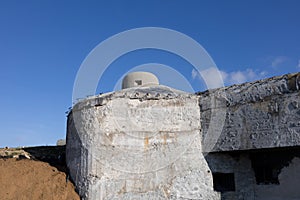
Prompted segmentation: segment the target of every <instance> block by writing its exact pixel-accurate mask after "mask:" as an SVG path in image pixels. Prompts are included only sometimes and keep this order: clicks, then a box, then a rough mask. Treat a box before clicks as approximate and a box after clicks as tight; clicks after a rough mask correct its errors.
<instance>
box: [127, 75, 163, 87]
mask: <svg viewBox="0 0 300 200" xmlns="http://www.w3.org/2000/svg"><path fill="white" fill-rule="evenodd" d="M151 85H159V81H158V78H157V77H156V76H155V75H154V74H152V73H150V72H132V73H129V74H127V75H126V76H125V77H124V78H123V81H122V89H126V88H132V87H141V86H151Z"/></svg>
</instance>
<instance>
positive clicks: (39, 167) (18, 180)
mask: <svg viewBox="0 0 300 200" xmlns="http://www.w3.org/2000/svg"><path fill="white" fill-rule="evenodd" d="M0 199H13V200H17V199H24V200H25V199H30V200H31V199H32V200H34V199H51V200H63V199H66V200H72V199H74V200H75V199H78V200H79V199H80V198H79V196H78V194H77V193H76V192H75V190H74V186H73V184H72V183H71V182H70V181H68V182H67V181H66V174H65V173H63V172H60V171H58V170H57V168H55V167H52V166H50V165H49V164H48V163H45V162H41V161H34V160H29V159H22V160H17V159H15V158H9V159H0Z"/></svg>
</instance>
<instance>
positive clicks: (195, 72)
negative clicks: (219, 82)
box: [192, 68, 200, 80]
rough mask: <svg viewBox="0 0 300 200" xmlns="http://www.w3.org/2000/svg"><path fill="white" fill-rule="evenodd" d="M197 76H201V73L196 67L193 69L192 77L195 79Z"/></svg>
mask: <svg viewBox="0 0 300 200" xmlns="http://www.w3.org/2000/svg"><path fill="white" fill-rule="evenodd" d="M196 78H200V74H199V73H198V71H197V70H195V69H194V68H193V70H192V79H193V80H194V79H196Z"/></svg>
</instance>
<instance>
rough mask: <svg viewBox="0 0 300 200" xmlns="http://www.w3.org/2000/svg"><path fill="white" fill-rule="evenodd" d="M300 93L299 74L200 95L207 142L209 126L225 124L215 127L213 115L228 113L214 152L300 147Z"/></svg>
mask: <svg viewBox="0 0 300 200" xmlns="http://www.w3.org/2000/svg"><path fill="white" fill-rule="evenodd" d="M299 89H300V73H297V74H288V75H284V76H280V77H274V78H270V79H265V80H260V81H256V82H252V83H245V84H242V85H233V86H230V87H226V88H225V89H224V88H221V89H215V90H211V91H209V92H208V91H206V92H203V93H198V96H199V101H200V111H201V112H200V113H201V126H202V130H203V139H205V137H206V136H207V131H208V129H209V126H213V125H214V124H215V125H216V126H217V125H219V124H220V123H222V122H219V121H218V120H215V121H213V120H212V123H211V112H212V111H214V112H219V111H220V112H221V111H222V112H223V111H224V109H227V112H226V120H225V123H224V127H223V130H222V132H221V135H220V137H219V139H218V140H217V143H216V145H215V147H214V148H213V150H212V151H216V152H217V151H234V150H247V149H260V148H276V147H288V146H299V145H300V91H299ZM223 91H224V92H223ZM224 94H225V95H224ZM212 102H213V103H212ZM213 134H217V133H216V132H215V133H213ZM203 145H207V144H203Z"/></svg>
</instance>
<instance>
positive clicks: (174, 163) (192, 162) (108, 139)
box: [66, 86, 220, 200]
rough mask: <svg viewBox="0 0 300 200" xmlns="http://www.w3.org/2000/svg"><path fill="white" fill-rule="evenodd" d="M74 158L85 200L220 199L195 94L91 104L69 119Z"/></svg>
mask: <svg viewBox="0 0 300 200" xmlns="http://www.w3.org/2000/svg"><path fill="white" fill-rule="evenodd" d="M66 153H67V157H66V160H67V166H68V168H69V170H70V176H71V178H72V179H73V181H74V182H75V185H76V186H77V189H78V190H79V193H80V195H81V196H82V198H83V199H101V200H102V199H203V200H207V199H210V200H215V199H220V196H219V194H218V193H217V192H214V191H213V182H212V174H211V172H210V169H209V167H208V165H207V163H206V161H205V159H204V156H203V155H202V152H201V136H200V109H199V102H198V97H197V96H195V95H192V94H187V93H184V92H180V91H175V90H173V89H170V88H168V87H164V86H155V87H143V88H129V89H125V90H122V91H119V92H115V93H109V94H104V95H100V96H95V97H91V98H88V99H86V100H83V101H81V102H79V103H77V104H76V105H75V106H74V107H73V109H72V112H71V113H70V114H69V117H68V130H67V146H66Z"/></svg>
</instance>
